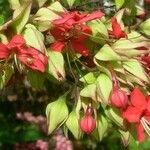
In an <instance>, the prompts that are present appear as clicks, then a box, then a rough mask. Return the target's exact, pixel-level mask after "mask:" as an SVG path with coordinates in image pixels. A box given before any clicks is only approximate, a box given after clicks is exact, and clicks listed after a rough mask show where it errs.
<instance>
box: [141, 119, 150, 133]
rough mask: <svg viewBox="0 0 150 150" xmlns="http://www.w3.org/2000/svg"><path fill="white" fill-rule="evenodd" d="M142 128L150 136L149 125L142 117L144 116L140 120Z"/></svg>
mask: <svg viewBox="0 0 150 150" xmlns="http://www.w3.org/2000/svg"><path fill="white" fill-rule="evenodd" d="M140 122H141V124H142V126H143V128H144V129H145V131H146V133H147V134H148V135H149V136H150V127H149V126H148V125H147V121H146V120H145V119H144V117H142V118H141V120H140Z"/></svg>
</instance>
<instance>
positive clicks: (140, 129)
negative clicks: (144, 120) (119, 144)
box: [136, 123, 145, 142]
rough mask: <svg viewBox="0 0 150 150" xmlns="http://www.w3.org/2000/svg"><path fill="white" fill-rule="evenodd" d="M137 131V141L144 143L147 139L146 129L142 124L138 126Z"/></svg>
mask: <svg viewBox="0 0 150 150" xmlns="http://www.w3.org/2000/svg"><path fill="white" fill-rule="evenodd" d="M136 130H137V139H138V141H139V142H142V141H144V139H145V134H144V128H143V126H142V124H141V123H139V124H137V125H136Z"/></svg>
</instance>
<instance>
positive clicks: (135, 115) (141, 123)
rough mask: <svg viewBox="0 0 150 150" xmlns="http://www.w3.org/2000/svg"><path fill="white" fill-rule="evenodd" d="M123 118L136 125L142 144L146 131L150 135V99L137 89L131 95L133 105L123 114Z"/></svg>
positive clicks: (138, 137)
mask: <svg viewBox="0 0 150 150" xmlns="http://www.w3.org/2000/svg"><path fill="white" fill-rule="evenodd" d="M123 118H124V119H126V120H127V121H128V122H129V123H135V124H136V130H137V139H138V141H139V142H142V141H143V140H144V139H145V134H144V129H145V131H146V132H147V133H148V134H150V129H149V125H150V97H149V96H147V97H146V96H144V94H143V93H142V92H141V91H140V90H139V89H138V88H135V89H134V90H133V91H132V93H131V105H129V106H128V107H127V109H126V110H125V111H124V112H123Z"/></svg>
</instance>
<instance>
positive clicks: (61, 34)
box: [50, 27, 66, 40]
mask: <svg viewBox="0 0 150 150" xmlns="http://www.w3.org/2000/svg"><path fill="white" fill-rule="evenodd" d="M65 32H66V29H65V28H63V27H53V28H52V29H51V30H50V33H51V34H52V36H53V37H54V38H55V39H56V40H64V39H65Z"/></svg>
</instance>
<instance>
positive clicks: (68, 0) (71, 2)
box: [67, 0, 76, 8]
mask: <svg viewBox="0 0 150 150" xmlns="http://www.w3.org/2000/svg"><path fill="white" fill-rule="evenodd" d="M75 1H76V0H67V3H68V6H69V7H70V8H71V7H72V6H73V4H74V3H75Z"/></svg>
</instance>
